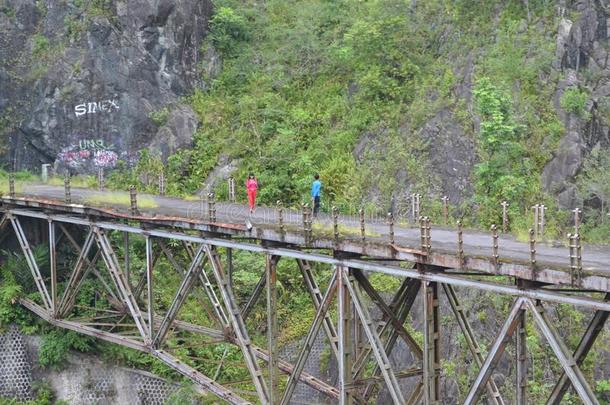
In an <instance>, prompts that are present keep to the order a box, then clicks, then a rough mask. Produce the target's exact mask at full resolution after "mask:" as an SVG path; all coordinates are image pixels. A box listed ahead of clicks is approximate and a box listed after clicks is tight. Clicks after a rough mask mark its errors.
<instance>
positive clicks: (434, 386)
mask: <svg viewBox="0 0 610 405" xmlns="http://www.w3.org/2000/svg"><path fill="white" fill-rule="evenodd" d="M422 288H423V290H422V291H423V299H424V359H423V360H424V361H423V363H424V367H423V368H424V404H426V405H433V404H439V403H440V401H441V390H440V367H441V359H440V345H439V343H440V342H439V340H440V339H439V337H440V334H439V317H438V315H439V314H438V284H437V283H434V282H429V281H422Z"/></svg>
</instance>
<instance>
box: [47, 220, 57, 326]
mask: <svg viewBox="0 0 610 405" xmlns="http://www.w3.org/2000/svg"><path fill="white" fill-rule="evenodd" d="M55 242H56V234H55V223H54V222H53V221H51V220H49V268H50V270H51V313H52V314H53V316H54V317H56V316H57V309H58V308H57V306H58V302H57V249H56V248H57V246H56V244H55Z"/></svg>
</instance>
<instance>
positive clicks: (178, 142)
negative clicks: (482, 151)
mask: <svg viewBox="0 0 610 405" xmlns="http://www.w3.org/2000/svg"><path fill="white" fill-rule="evenodd" d="M0 4H3V7H0V9H1V12H0V41H1V43H0V45H1V46H0V88H2V89H3V91H2V92H1V94H0V123H4V124H3V125H2V126H0V132H4V134H3V135H5V137H6V138H7V139H8V140H9V142H8V144H7V145H5V146H6V147H7V148H9V149H10V157H11V159H14V160H15V161H16V164H17V166H18V167H30V168H31V167H35V166H38V165H39V164H40V163H55V164H57V165H58V166H63V167H69V168H71V169H72V170H75V171H91V170H93V169H95V167H108V166H112V165H114V163H115V162H116V160H117V159H122V160H126V161H130V160H132V159H133V158H134V157H135V154H136V152H137V151H138V150H140V149H143V148H147V147H153V148H154V149H156V150H157V151H158V152H160V153H162V154H163V155H164V156H167V155H168V154H170V153H172V152H174V151H175V150H176V149H177V148H179V147H183V146H186V145H189V144H190V142H191V141H192V135H193V133H194V132H195V130H196V128H197V119H196V117H195V114H194V112H193V111H192V110H191V109H190V108H188V107H186V106H184V105H182V104H180V98H181V97H183V96H186V95H189V94H191V93H192V92H193V90H194V89H195V88H197V87H200V86H203V85H204V83H202V82H201V79H200V77H201V75H200V74H199V73H200V71H199V70H200V69H201V65H202V63H203V61H204V60H205V59H206V58H207V59H209V58H213V57H214V55H210V54H209V52H205V53H204V52H202V51H201V42H202V40H203V39H204V38H205V36H206V33H207V28H208V19H209V17H210V15H211V13H212V3H211V1H209V0H202V1H190V0H172V1H170V0H130V1H113V2H107V3H105V4H107V6H96V5H95V4H96V3H91V2H71V1H66V2H58V1H54V0H47V1H43V2H40V1H38V2H35V1H34V0H4V1H3V2H1V3H0ZM92 4H93V5H92ZM213 63H216V62H213ZM2 118H4V119H3V120H2Z"/></svg>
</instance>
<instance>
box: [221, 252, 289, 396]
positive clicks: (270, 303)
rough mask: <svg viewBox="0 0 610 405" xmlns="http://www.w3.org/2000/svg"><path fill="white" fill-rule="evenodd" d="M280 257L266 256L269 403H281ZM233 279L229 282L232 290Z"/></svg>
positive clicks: (228, 280)
mask: <svg viewBox="0 0 610 405" xmlns="http://www.w3.org/2000/svg"><path fill="white" fill-rule="evenodd" d="M279 259H280V257H279V256H271V255H266V256H265V273H266V274H267V277H266V279H267V351H268V352H269V361H268V369H269V402H270V403H271V404H276V403H278V402H279V400H280V398H279V395H280V394H279V381H278V377H279V376H278V374H279V373H278V348H277V333H278V327H277V262H278V261H279ZM230 280H231V278H230V277H228V279H227V282H228V284H229V289H231V287H230V286H231V283H230Z"/></svg>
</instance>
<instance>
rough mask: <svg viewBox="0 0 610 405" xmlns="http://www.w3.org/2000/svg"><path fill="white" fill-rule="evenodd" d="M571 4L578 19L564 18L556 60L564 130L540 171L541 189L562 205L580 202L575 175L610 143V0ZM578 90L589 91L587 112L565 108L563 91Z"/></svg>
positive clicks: (556, 101) (557, 101)
mask: <svg viewBox="0 0 610 405" xmlns="http://www.w3.org/2000/svg"><path fill="white" fill-rule="evenodd" d="M573 7H574V10H575V11H576V12H578V13H579V18H578V20H577V21H575V22H572V21H570V20H568V19H566V18H564V19H563V20H562V21H561V23H560V24H559V28H558V36H557V49H556V53H555V57H556V61H555V63H554V67H555V68H556V69H560V70H561V74H562V75H563V77H564V79H563V80H560V81H559V83H558V86H557V91H556V93H555V97H554V100H553V102H554V106H555V110H556V111H557V113H558V116H559V117H560V119H561V120H562V122H563V124H564V127H565V134H564V136H563V138H562V139H561V140H560V143H559V148H558V149H557V150H556V151H555V152H554V153H553V158H552V159H551V160H550V161H549V162H548V163H547V165H546V166H545V168H544V170H543V173H542V186H543V188H544V189H545V190H546V191H547V192H549V193H551V194H553V195H556V196H557V199H558V202H559V204H560V206H562V207H564V208H574V207H576V206H578V205H581V204H582V202H581V201H580V200H579V198H578V193H577V190H576V186H575V179H576V176H577V175H578V173H579V172H580V170H581V168H582V165H583V163H584V161H585V159H586V157H587V155H588V153H589V152H590V151H591V150H592V149H593V148H594V147H595V146H596V145H599V146H601V147H603V148H606V149H607V148H609V147H610V131H609V127H608V115H607V112H608V107H609V106H610V99H609V98H608V97H609V96H610V65H609V64H608V61H609V60H610V59H609V57H610V47H609V45H610V43H609V38H610V30H609V24H608V22H609V20H610V12H609V11H610V10H609V7H608V5H607V2H605V1H600V0H580V1H577V2H575V4H574V5H573ZM575 88H582V89H584V90H583V91H587V92H588V93H589V94H590V97H589V100H588V101H587V103H586V105H585V110H586V113H585V114H584V115H578V114H575V113H573V112H569V111H565V110H564V109H563V108H562V107H561V103H560V100H561V97H562V96H563V94H564V93H565V91H566V90H568V89H575Z"/></svg>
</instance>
